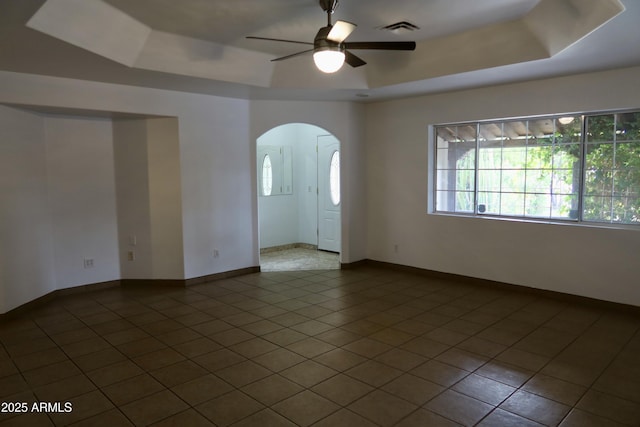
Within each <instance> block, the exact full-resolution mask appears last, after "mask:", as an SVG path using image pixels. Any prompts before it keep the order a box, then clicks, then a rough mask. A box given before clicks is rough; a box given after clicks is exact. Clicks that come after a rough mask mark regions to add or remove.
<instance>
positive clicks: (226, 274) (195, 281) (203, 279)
mask: <svg viewBox="0 0 640 427" xmlns="http://www.w3.org/2000/svg"><path fill="white" fill-rule="evenodd" d="M259 272H260V267H259V266H255V267H246V268H240V269H238V270H230V271H223V272H221V273H215V274H208V275H206V276H200V277H194V278H191V279H186V280H185V281H184V286H191V285H199V284H202V283H207V282H215V281H216V280H222V279H229V278H232V277H237V276H244V275H245V274H253V273H259Z"/></svg>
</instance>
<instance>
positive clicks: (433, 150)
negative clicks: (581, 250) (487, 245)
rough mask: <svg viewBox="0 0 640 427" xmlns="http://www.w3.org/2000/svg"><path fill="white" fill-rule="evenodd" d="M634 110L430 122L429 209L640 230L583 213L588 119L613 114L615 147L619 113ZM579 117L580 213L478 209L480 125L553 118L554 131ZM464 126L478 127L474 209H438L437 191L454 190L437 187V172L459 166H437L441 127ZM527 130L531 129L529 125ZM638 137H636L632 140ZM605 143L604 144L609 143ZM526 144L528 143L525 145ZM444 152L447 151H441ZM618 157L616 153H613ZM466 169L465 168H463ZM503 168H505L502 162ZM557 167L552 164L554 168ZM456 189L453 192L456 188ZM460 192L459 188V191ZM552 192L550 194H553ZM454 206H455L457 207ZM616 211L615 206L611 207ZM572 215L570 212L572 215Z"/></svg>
mask: <svg viewBox="0 0 640 427" xmlns="http://www.w3.org/2000/svg"><path fill="white" fill-rule="evenodd" d="M628 113H635V114H640V109H638V108H635V109H623V110H600V111H583V112H570V113H553V114H544V115H531V116H519V117H508V118H495V119H483V120H472V121H461V122H446V123H438V124H431V125H429V126H428V141H429V144H428V153H429V156H428V168H429V171H430V173H429V178H430V179H431V180H432V185H431V186H430V187H429V191H428V198H427V212H428V213H430V214H434V215H443V216H459V217H467V218H486V219H499V220H509V221H516V222H535V223H551V224H565V225H574V226H590V227H605V228H622V229H634V230H640V222H637V223H628V222H616V221H614V220H613V219H610V220H609V221H605V220H601V221H598V220H592V219H585V218H584V216H585V212H584V203H585V202H584V201H585V199H586V197H587V194H586V182H585V181H586V176H587V149H588V147H589V143H590V142H589V140H588V134H587V132H588V131H589V129H588V121H589V118H590V117H597V116H604V115H612V116H614V117H613V124H614V128H613V129H614V135H613V138H612V141H611V144H612V146H613V147H614V149H615V148H616V146H617V144H618V140H617V137H616V129H617V128H616V126H617V123H618V120H619V115H622V114H628ZM568 116H571V117H579V118H580V121H581V123H580V138H579V141H577V142H574V143H575V144H578V145H579V154H578V166H579V175H580V176H579V182H578V188H577V191H576V195H577V199H578V200H577V210H578V212H577V216H576V218H571V217H567V218H564V217H553V216H551V214H550V215H549V216H548V217H540V216H530V215H526V211H525V210H523V214H522V215H508V214H501V213H481V212H479V205H478V203H479V200H478V197H479V192H480V190H479V171H480V168H479V157H480V155H479V154H480V140H481V137H480V127H481V126H482V125H483V124H500V125H501V126H503V127H504V124H505V123H508V122H514V121H526V122H527V123H528V122H530V121H536V120H547V119H548V120H553V121H554V134H555V130H556V127H555V126H556V125H555V123H557V121H558V120H559V119H560V118H564V117H568ZM447 126H449V127H453V126H455V127H462V126H472V127H475V148H474V149H475V159H474V162H475V165H474V169H473V174H474V183H473V184H474V185H473V187H474V188H473V211H472V212H464V211H455V210H453V211H447V210H438V199H437V197H438V193H439V192H440V191H451V190H439V189H438V173H439V172H440V171H443V170H455V171H458V170H459V169H457V168H456V169H439V168H438V152H439V151H440V150H439V149H438V129H439V128H442V127H447ZM527 131H528V128H527ZM633 140H636V139H633ZM637 141H638V142H640V137H639V138H637ZM607 142H609V141H606V142H602V143H607ZM555 144H557V142H555V140H554V142H553V143H552V145H555ZM525 146H526V145H525ZM442 151H444V150H442ZM614 156H615V154H614ZM460 170H464V169H460ZM500 170H503V167H502V165H501V167H500ZM518 170H520V171H526V170H528V168H523V169H518ZM551 170H552V171H553V170H554V169H553V167H552V169H551ZM615 170H617V168H616V167H615V166H613V167H612V171H615ZM456 190H457V188H455V189H454V190H453V191H456ZM456 192H457V191H456ZM499 193H500V194H503V191H502V188H501V189H500V191H499ZM522 194H523V197H526V196H527V194H529V193H527V192H526V189H525V190H524V191H523V192H522ZM552 194H553V193H550V195H552ZM614 197H615V196H614V194H613V193H612V194H610V195H608V196H607V199H608V200H609V201H611V200H613V198H614ZM454 209H455V207H454ZM612 210H613V208H612ZM570 215H571V214H569V216H570Z"/></svg>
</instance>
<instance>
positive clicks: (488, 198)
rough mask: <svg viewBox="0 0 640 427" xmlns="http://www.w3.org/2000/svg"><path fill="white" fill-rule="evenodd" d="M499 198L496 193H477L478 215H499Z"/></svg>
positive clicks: (499, 195) (498, 194)
mask: <svg viewBox="0 0 640 427" xmlns="http://www.w3.org/2000/svg"><path fill="white" fill-rule="evenodd" d="M500 197H501V194H500V193H498V192H488V191H487V192H485V191H480V192H478V213H480V214H492V215H499V214H500Z"/></svg>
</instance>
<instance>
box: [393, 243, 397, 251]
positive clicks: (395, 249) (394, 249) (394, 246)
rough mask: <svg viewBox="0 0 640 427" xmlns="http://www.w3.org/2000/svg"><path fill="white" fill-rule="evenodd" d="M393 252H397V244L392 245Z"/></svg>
mask: <svg viewBox="0 0 640 427" xmlns="http://www.w3.org/2000/svg"><path fill="white" fill-rule="evenodd" d="M393 252H395V253H398V245H393Z"/></svg>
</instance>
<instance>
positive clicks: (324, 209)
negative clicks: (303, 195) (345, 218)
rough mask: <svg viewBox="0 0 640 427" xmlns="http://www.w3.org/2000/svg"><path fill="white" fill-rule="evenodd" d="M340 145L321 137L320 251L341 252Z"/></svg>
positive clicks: (330, 137) (319, 152)
mask: <svg viewBox="0 0 640 427" xmlns="http://www.w3.org/2000/svg"><path fill="white" fill-rule="evenodd" d="M340 196H341V195H340V142H339V141H338V140H337V139H336V138H335V137H333V136H331V135H323V136H318V249H320V250H323V251H331V252H340V246H341V244H340V236H341V226H340V204H341V203H340V202H341V200H340Z"/></svg>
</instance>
